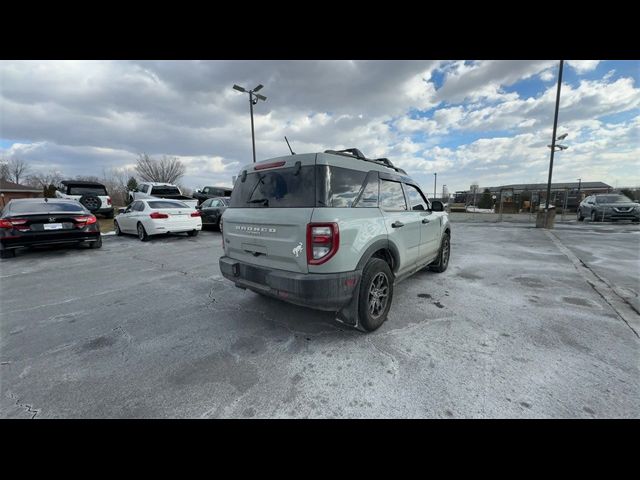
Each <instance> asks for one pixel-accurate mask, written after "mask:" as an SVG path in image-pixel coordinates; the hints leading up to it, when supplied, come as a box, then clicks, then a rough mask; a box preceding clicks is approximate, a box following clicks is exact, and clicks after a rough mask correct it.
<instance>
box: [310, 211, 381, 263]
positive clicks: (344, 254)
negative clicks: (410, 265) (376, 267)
mask: <svg viewBox="0 0 640 480" xmlns="http://www.w3.org/2000/svg"><path fill="white" fill-rule="evenodd" d="M311 221H312V222H323V223H324V222H336V223H337V224H338V228H339V230H340V248H339V249H338V252H337V253H336V254H335V255H334V256H333V258H331V259H330V260H329V261H328V262H327V263H324V264H322V265H309V273H340V272H352V271H354V270H356V267H357V265H358V262H359V261H360V259H361V258H362V255H363V254H364V252H365V251H366V250H367V248H369V246H370V245H372V244H373V243H374V242H377V241H378V240H384V241H386V240H387V229H386V226H385V223H384V218H383V217H382V215H381V213H380V210H379V209H378V208H316V209H314V211H313V215H312V217H311ZM305 248H307V247H306V246H305Z"/></svg>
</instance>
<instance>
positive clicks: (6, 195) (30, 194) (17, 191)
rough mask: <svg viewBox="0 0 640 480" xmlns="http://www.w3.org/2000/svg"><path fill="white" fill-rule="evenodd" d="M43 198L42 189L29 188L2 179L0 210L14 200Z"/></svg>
mask: <svg viewBox="0 0 640 480" xmlns="http://www.w3.org/2000/svg"><path fill="white" fill-rule="evenodd" d="M41 196H42V189H41V188H34V187H27V186H26V185H19V184H17V183H13V182H9V181H7V180H5V179H3V178H2V179H0V208H4V206H5V205H6V204H7V203H9V201H10V200H13V199H14V198H35V197H41Z"/></svg>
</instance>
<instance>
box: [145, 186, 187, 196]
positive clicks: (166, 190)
mask: <svg viewBox="0 0 640 480" xmlns="http://www.w3.org/2000/svg"><path fill="white" fill-rule="evenodd" d="M151 195H181V194H180V189H179V188H178V187H152V188H151Z"/></svg>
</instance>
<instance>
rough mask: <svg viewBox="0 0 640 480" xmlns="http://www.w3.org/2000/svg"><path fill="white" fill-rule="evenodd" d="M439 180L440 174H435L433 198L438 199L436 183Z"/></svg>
mask: <svg viewBox="0 0 640 480" xmlns="http://www.w3.org/2000/svg"><path fill="white" fill-rule="evenodd" d="M437 180H438V174H437V173H434V174H433V198H436V192H437V190H436V181H437Z"/></svg>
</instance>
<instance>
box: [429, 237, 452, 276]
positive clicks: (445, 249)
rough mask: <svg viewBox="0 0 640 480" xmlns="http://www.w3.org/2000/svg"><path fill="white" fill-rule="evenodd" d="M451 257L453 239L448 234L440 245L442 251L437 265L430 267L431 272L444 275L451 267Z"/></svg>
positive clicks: (433, 264)
mask: <svg viewBox="0 0 640 480" xmlns="http://www.w3.org/2000/svg"><path fill="white" fill-rule="evenodd" d="M450 256H451V238H450V237H449V234H448V233H445V234H444V235H443V236H442V242H441V243H440V251H439V252H438V260H436V262H435V263H432V264H431V265H429V270H431V271H432V272H438V273H442V272H444V271H445V270H446V269H447V267H448V266H449V257H450Z"/></svg>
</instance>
